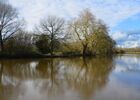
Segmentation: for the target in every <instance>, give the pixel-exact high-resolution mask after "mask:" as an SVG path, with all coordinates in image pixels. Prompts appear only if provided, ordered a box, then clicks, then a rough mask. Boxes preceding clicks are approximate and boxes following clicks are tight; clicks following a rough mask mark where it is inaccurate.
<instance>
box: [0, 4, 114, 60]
mask: <svg viewBox="0 0 140 100" xmlns="http://www.w3.org/2000/svg"><path fill="white" fill-rule="evenodd" d="M23 27H24V22H23V21H21V20H20V18H19V15H18V12H17V10H16V9H15V8H14V7H12V6H11V5H10V4H6V3H2V2H0V49H1V51H0V56H1V57H35V56H36V57H55V56H84V57H85V56H93V55H112V54H113V52H114V49H115V41H114V40H113V39H112V38H111V37H110V36H109V34H108V33H109V31H108V27H107V26H106V25H105V24H104V23H103V21H101V20H99V19H97V18H96V17H95V15H94V14H93V13H91V11H90V10H89V9H85V10H83V11H82V12H80V14H79V15H78V16H77V17H75V18H73V19H71V20H69V21H68V20H65V19H64V18H60V17H57V16H50V15H49V16H45V17H44V18H43V19H42V20H41V21H40V23H39V25H37V26H36V27H35V28H34V30H33V31H32V32H28V31H26V29H25V28H23Z"/></svg>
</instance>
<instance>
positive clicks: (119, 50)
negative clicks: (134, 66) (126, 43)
mask: <svg viewBox="0 0 140 100" xmlns="http://www.w3.org/2000/svg"><path fill="white" fill-rule="evenodd" d="M115 51H116V53H119V54H123V53H129V54H131V53H132V54H133V53H135V54H137V53H139V54H140V48H139V47H137V48H116V50H115Z"/></svg>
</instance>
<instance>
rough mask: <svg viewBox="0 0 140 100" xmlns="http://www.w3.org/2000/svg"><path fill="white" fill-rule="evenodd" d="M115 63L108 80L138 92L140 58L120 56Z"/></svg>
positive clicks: (139, 87)
mask: <svg viewBox="0 0 140 100" xmlns="http://www.w3.org/2000/svg"><path fill="white" fill-rule="evenodd" d="M115 62H116V64H115V69H114V70H113V72H112V74H111V75H110V78H111V79H113V80H114V79H115V80H117V82H121V83H122V84H125V85H129V86H130V87H131V86H132V87H135V88H137V89H139V90H140V56H139V57H138V56H129V55H126V56H121V57H117V58H116V59H115Z"/></svg>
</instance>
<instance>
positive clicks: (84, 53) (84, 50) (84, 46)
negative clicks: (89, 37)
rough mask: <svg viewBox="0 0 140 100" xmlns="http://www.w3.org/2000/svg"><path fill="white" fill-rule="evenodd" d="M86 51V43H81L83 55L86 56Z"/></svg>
mask: <svg viewBox="0 0 140 100" xmlns="http://www.w3.org/2000/svg"><path fill="white" fill-rule="evenodd" d="M86 51H87V44H86V45H83V57H85V56H86V53H87V52H86Z"/></svg>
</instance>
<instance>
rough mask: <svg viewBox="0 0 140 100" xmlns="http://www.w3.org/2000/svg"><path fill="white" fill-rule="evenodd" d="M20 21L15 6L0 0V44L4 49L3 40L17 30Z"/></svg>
mask: <svg viewBox="0 0 140 100" xmlns="http://www.w3.org/2000/svg"><path fill="white" fill-rule="evenodd" d="M19 27H20V23H19V21H18V13H17V10H16V9H15V8H13V7H12V6H11V5H9V4H5V3H3V2H0V46H1V51H4V42H5V41H6V40H7V39H9V38H10V37H11V36H12V35H13V34H14V33H15V32H17V31H18V29H19Z"/></svg>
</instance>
